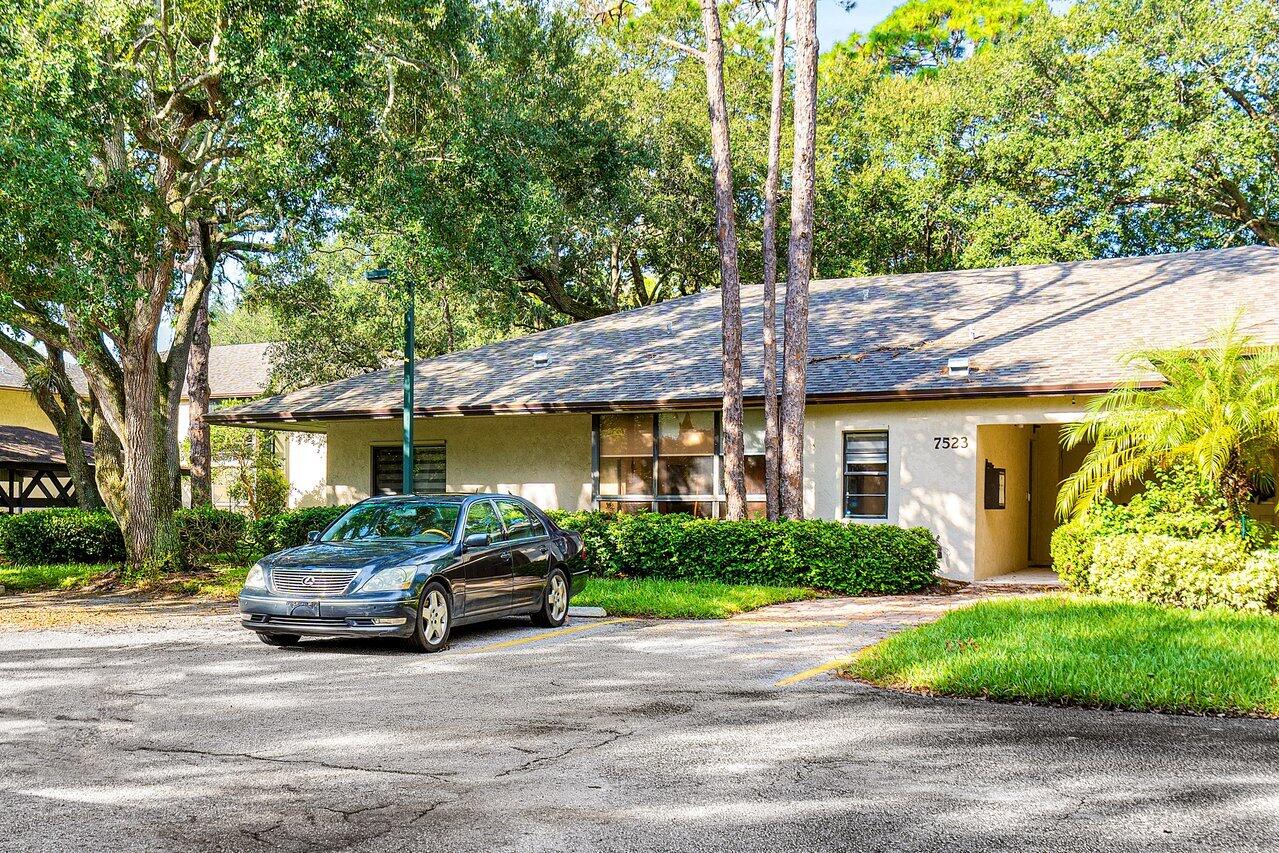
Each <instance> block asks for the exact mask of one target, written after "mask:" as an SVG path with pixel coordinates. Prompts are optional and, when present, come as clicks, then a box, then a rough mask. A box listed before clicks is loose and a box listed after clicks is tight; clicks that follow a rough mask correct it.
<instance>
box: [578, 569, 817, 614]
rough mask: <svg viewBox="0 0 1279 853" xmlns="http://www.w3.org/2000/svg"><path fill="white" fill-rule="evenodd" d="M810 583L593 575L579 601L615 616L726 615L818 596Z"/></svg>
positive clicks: (579, 594) (580, 594) (581, 603)
mask: <svg viewBox="0 0 1279 853" xmlns="http://www.w3.org/2000/svg"><path fill="white" fill-rule="evenodd" d="M816 597H817V593H815V592H814V591H813V590H811V589H807V588H805V587H778V586H744V585H735V584H725V583H716V582H715V581H696V582H695V581H672V580H660V579H658V578H639V579H631V578H627V579H622V578H591V579H590V580H589V581H588V582H587V584H586V588H585V589H584V590H582V591H581V592H580V593H578V594H577V595H576V596H574V597H573V603H574V604H576V605H583V606H587V607H603V608H604V609H605V610H607V611H608V613H609V615H610V616H647V617H653V618H658V619H723V618H725V617H727V616H732V615H734V614H737V613H745V612H746V611H748V610H755V609H757V608H760V607H767V606H768V605H770V604H781V603H783V602H786V601H802V600H804V599H807V598H816Z"/></svg>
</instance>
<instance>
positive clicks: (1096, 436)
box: [1057, 316, 1279, 518]
mask: <svg viewBox="0 0 1279 853" xmlns="http://www.w3.org/2000/svg"><path fill="white" fill-rule="evenodd" d="M1238 326H1239V317H1237V316H1236V317H1235V319H1234V320H1233V321H1232V322H1231V323H1230V324H1229V325H1228V326H1226V327H1225V328H1224V329H1222V330H1220V331H1218V332H1216V333H1215V334H1214V335H1213V336H1212V341H1211V345H1210V346H1209V347H1207V348H1195V347H1181V348H1177V349H1167V350H1145V351H1140V352H1136V353H1133V354H1132V355H1131V356H1129V359H1128V361H1129V363H1139V364H1141V363H1144V364H1146V365H1149V366H1151V367H1153V368H1154V369H1155V371H1156V372H1157V373H1159V374H1160V375H1161V376H1162V377H1163V384H1162V385H1160V386H1159V387H1157V388H1154V389H1143V388H1142V387H1140V386H1139V385H1138V383H1136V382H1131V383H1128V384H1125V385H1123V386H1121V387H1119V388H1117V389H1115V390H1114V391H1111V392H1110V393H1108V394H1105V395H1103V396H1101V397H1098V398H1096V399H1094V400H1092V401H1090V402H1089V403H1088V407H1087V408H1088V413H1087V415H1086V416H1085V417H1084V419H1083V420H1082V421H1081V422H1079V423H1077V424H1074V425H1072V426H1071V427H1069V428H1068V429H1067V430H1066V431H1065V432H1064V433H1063V435H1062V446H1063V447H1065V448H1067V449H1070V448H1072V447H1077V446H1079V445H1081V444H1084V443H1086V442H1092V443H1093V447H1092V449H1091V450H1089V452H1088V455H1087V456H1086V457H1085V458H1084V462H1083V465H1081V466H1080V468H1079V470H1078V471H1077V472H1075V473H1074V474H1073V475H1072V476H1070V477H1068V478H1067V479H1066V481H1065V482H1064V483H1062V487H1061V492H1060V493H1059V495H1058V497H1057V513H1058V515H1059V516H1061V517H1062V518H1069V517H1071V516H1077V515H1079V514H1081V513H1083V512H1084V511H1085V510H1087V509H1088V507H1090V506H1091V505H1092V504H1093V503H1094V502H1095V501H1097V500H1098V499H1099V498H1101V497H1103V496H1104V495H1106V494H1108V493H1113V492H1115V491H1117V490H1118V489H1120V488H1122V487H1123V486H1125V485H1128V484H1130V483H1136V482H1140V481H1142V480H1143V479H1144V478H1145V477H1146V476H1147V475H1148V474H1149V473H1150V472H1151V471H1153V470H1155V469H1159V468H1167V467H1171V466H1174V465H1178V464H1184V465H1189V466H1192V467H1193V468H1195V469H1197V470H1198V471H1200V472H1201V473H1202V474H1203V475H1204V476H1205V477H1206V478H1207V479H1208V480H1210V481H1211V482H1213V483H1215V484H1216V485H1217V486H1218V488H1219V489H1220V490H1221V494H1222V496H1223V497H1224V498H1225V499H1226V500H1227V501H1228V502H1229V504H1230V506H1231V508H1232V510H1234V511H1235V513H1236V514H1242V513H1243V511H1244V509H1245V505H1246V504H1247V502H1248V498H1249V496H1250V494H1251V492H1252V489H1253V487H1254V485H1268V484H1273V477H1274V471H1275V462H1276V459H1279V347H1274V346H1260V345H1258V344H1257V343H1256V342H1255V341H1254V340H1253V339H1252V338H1250V337H1248V336H1247V335H1242V334H1240V333H1239V330H1238Z"/></svg>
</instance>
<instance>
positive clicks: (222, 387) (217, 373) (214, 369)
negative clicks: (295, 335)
mask: <svg viewBox="0 0 1279 853" xmlns="http://www.w3.org/2000/svg"><path fill="white" fill-rule="evenodd" d="M270 347H271V344H221V345H218V346H214V347H210V348H209V392H210V396H211V397H212V398H213V399H215V400H225V399H227V398H229V397H256V396H258V395H259V394H261V393H262V392H263V391H265V390H266V389H267V387H268V386H269V385H270V384H271V359H270V357H269V352H268V350H269V349H270ZM183 396H185V392H184V393H183Z"/></svg>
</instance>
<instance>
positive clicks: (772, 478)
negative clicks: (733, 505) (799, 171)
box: [763, 0, 787, 521]
mask: <svg viewBox="0 0 1279 853" xmlns="http://www.w3.org/2000/svg"><path fill="white" fill-rule="evenodd" d="M786 5H787V4H786V0H777V20H776V22H775V23H774V25H773V101H772V112H771V113H770V115H769V120H768V177H767V178H766V179H765V181H764V235H763V243H764V246H763V248H764V500H765V513H766V515H767V517H768V520H769V521H776V520H777V518H778V516H779V514H780V512H781V490H780V483H779V476H778V475H779V471H778V462H779V459H778V457H779V455H780V451H781V436H780V434H779V433H780V430H781V423H780V421H779V412H778V408H779V407H778V401H777V185H778V183H779V182H780V172H781V159H782V113H783V109H784V106H783V99H784V96H785V91H786V11H787V10H786Z"/></svg>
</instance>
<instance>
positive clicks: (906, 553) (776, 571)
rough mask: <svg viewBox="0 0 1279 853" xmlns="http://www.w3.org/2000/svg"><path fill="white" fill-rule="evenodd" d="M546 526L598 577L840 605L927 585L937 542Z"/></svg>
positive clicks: (687, 520) (642, 520)
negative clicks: (578, 542) (777, 591)
mask: <svg viewBox="0 0 1279 853" xmlns="http://www.w3.org/2000/svg"><path fill="white" fill-rule="evenodd" d="M551 516H552V518H554V520H555V522H556V523H557V524H559V525H560V526H561V527H563V528H565V529H568V530H576V531H578V532H580V533H581V534H582V538H583V541H584V544H585V551H586V557H585V559H586V561H587V564H588V567H589V568H590V569H591V571H592V572H593V573H594V574H597V575H601V576H604V577H618V576H626V577H654V578H663V579H668V580H698V581H720V582H722V583H733V584H760V585H764V586H810V587H817V588H820V589H829V590H834V591H836V592H841V593H845V594H848V595H861V594H865V593H881V594H882V593H900V592H910V591H913V590H919V589H923V588H925V587H928V586H931V585H932V584H934V583H935V582H936V580H937V579H936V577H935V573H936V571H937V568H938V549H937V540H936V539H935V538H934V537H933V535H932V533H931V532H930V531H928V530H926V529H924V528H922V527H916V528H910V529H906V528H901V527H896V526H894V525H889V524H843V523H840V522H835V521H822V520H817V519H806V520H803V521H776V522H770V521H763V520H754V519H752V520H747V521H720V520H716V519H705V518H693V517H692V516H689V515H680V514H670V515H662V514H658V513H640V514H620V515H611V514H608V513H599V512H575V513H565V512H552V513H551Z"/></svg>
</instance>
